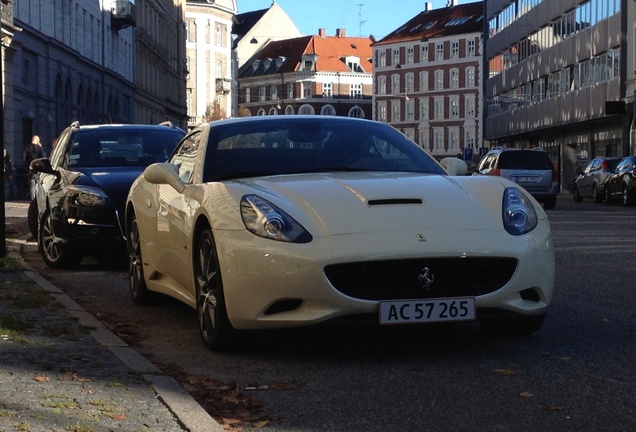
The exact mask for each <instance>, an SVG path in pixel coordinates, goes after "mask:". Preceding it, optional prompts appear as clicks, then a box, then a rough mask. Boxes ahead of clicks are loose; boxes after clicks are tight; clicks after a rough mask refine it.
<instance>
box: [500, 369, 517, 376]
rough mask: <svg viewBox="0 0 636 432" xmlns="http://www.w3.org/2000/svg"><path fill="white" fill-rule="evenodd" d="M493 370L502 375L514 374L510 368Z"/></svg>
mask: <svg viewBox="0 0 636 432" xmlns="http://www.w3.org/2000/svg"><path fill="white" fill-rule="evenodd" d="M495 372H497V373H498V374H499V375H503V376H513V375H516V373H515V372H514V371H512V370H510V369H495Z"/></svg>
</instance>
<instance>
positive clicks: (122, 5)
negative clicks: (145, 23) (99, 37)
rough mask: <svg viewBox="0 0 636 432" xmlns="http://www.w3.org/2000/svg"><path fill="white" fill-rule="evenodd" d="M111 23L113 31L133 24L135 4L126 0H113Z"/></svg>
mask: <svg viewBox="0 0 636 432" xmlns="http://www.w3.org/2000/svg"><path fill="white" fill-rule="evenodd" d="M112 5H113V6H112V10H111V18H110V19H111V24H112V26H113V29H114V30H115V31H117V30H120V29H123V28H126V27H130V26H134V25H135V5H134V4H132V3H131V2H130V1H128V0H113V3H112Z"/></svg>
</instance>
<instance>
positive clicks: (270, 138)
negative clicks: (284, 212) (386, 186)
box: [204, 116, 445, 181]
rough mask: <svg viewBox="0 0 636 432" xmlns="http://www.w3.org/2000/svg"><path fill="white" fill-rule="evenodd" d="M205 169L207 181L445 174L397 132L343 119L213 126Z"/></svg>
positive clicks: (280, 118)
mask: <svg viewBox="0 0 636 432" xmlns="http://www.w3.org/2000/svg"><path fill="white" fill-rule="evenodd" d="M205 166H206V169H205V172H204V181H212V180H221V179H231V178H240V177H253V176H261V175H276V174H296V173H308V172H333V171H397V172H417V173H428V174H444V173H445V172H444V171H443V169H442V168H440V166H439V165H438V164H437V163H436V162H435V161H433V160H432V159H431V157H430V156H428V155H427V154H426V153H425V152H424V151H422V150H421V149H419V148H418V147H417V145H416V144H414V143H413V142H411V141H409V140H408V139H407V138H406V137H405V136H404V135H402V134H401V133H400V132H398V131H397V130H395V129H394V128H392V127H390V126H388V125H385V124H382V123H376V122H372V121H365V120H354V119H342V118H337V117H317V118H306V117H299V116H294V117H291V116H277V118H276V119H272V118H271V117H270V118H268V119H263V120H258V119H250V120H248V121H237V122H227V123H225V124H219V125H214V124H213V126H212V128H211V133H210V141H209V143H208V150H207V153H206V164H205Z"/></svg>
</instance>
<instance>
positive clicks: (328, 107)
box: [320, 105, 336, 116]
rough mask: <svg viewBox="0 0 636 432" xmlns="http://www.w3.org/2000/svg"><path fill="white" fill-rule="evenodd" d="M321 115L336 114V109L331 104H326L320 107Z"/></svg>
mask: <svg viewBox="0 0 636 432" xmlns="http://www.w3.org/2000/svg"><path fill="white" fill-rule="evenodd" d="M320 115H329V116H335V115H336V109H335V108H334V107H333V106H331V105H325V106H323V107H322V108H321V109H320Z"/></svg>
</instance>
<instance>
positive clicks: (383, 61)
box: [378, 51, 386, 67]
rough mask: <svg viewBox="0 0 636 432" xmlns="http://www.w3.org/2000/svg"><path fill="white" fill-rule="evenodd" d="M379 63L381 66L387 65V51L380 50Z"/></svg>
mask: <svg viewBox="0 0 636 432" xmlns="http://www.w3.org/2000/svg"><path fill="white" fill-rule="evenodd" d="M378 61H379V65H378V66H381V67H384V66H386V51H380V53H379V60H378Z"/></svg>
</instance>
